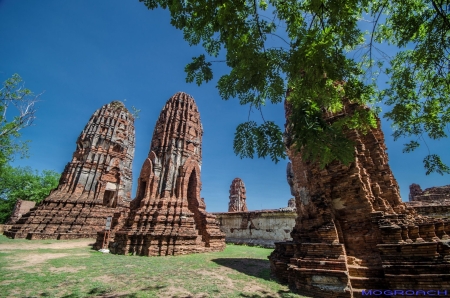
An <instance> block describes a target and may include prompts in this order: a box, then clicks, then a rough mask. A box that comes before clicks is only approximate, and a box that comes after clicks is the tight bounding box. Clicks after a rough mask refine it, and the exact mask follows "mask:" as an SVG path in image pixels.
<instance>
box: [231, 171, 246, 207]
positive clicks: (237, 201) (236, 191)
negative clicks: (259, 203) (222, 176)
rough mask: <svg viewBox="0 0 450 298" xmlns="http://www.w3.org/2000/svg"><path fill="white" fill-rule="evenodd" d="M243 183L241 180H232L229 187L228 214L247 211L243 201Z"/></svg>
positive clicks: (244, 196) (244, 197)
mask: <svg viewBox="0 0 450 298" xmlns="http://www.w3.org/2000/svg"><path fill="white" fill-rule="evenodd" d="M246 193H247V191H246V190H245V185H244V181H242V179H241V178H234V180H233V182H231V186H230V202H229V203H228V212H240V211H248V209H247V204H246V203H245V200H246V199H247V195H246Z"/></svg>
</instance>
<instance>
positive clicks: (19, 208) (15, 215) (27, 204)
mask: <svg viewBox="0 0 450 298" xmlns="http://www.w3.org/2000/svg"><path fill="white" fill-rule="evenodd" d="M34 206H36V202H33V201H25V200H17V202H16V204H15V205H14V209H13V212H12V213H11V217H10V218H9V219H8V221H7V222H6V223H5V225H13V224H15V223H16V222H17V221H18V220H19V219H20V218H21V217H22V215H24V214H26V213H28V212H29V211H30V210H31V209H32V208H33V207H34Z"/></svg>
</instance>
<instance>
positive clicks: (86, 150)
mask: <svg viewBox="0 0 450 298" xmlns="http://www.w3.org/2000/svg"><path fill="white" fill-rule="evenodd" d="M134 135H135V133H134V117H133V116H132V115H131V114H130V112H129V111H128V110H127V109H126V108H125V106H124V105H123V104H122V103H121V102H119V101H113V102H111V103H110V104H107V105H104V106H103V107H101V108H100V109H98V110H97V111H96V112H95V113H94V114H93V115H92V117H91V118H90V120H89V122H88V123H87V125H86V127H85V128H84V130H83V131H82V132H81V134H80V136H79V138H78V140H77V142H76V144H77V148H76V150H75V152H74V154H73V157H72V161H70V162H69V163H68V164H67V165H66V167H65V169H64V172H63V174H62V176H61V179H60V181H59V185H58V188H57V189H55V190H53V191H52V192H51V194H50V195H49V196H48V197H47V198H46V199H45V200H44V201H43V202H42V203H41V204H40V205H39V206H37V207H35V208H33V209H32V210H31V211H30V212H29V213H27V214H25V215H23V216H22V218H20V219H19V220H18V221H17V223H16V224H15V225H14V226H13V227H12V228H11V229H10V230H9V231H8V232H6V233H5V235H7V236H8V237H11V238H27V239H75V238H95V237H96V236H97V232H98V231H101V230H103V229H104V226H105V220H106V217H107V216H112V215H113V214H114V213H115V212H120V211H121V210H126V209H127V208H129V204H130V200H131V184H132V177H131V166H132V161H133V156H134Z"/></svg>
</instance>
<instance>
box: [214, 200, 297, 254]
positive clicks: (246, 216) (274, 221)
mask: <svg viewBox="0 0 450 298" xmlns="http://www.w3.org/2000/svg"><path fill="white" fill-rule="evenodd" d="M213 214H214V215H215V216H216V217H217V220H218V221H219V225H220V230H221V231H222V232H224V233H225V240H226V242H227V243H234V244H245V245H250V246H252V245H258V246H262V247H266V248H275V244H274V243H275V242H278V241H288V240H292V238H291V235H290V233H291V231H292V228H293V227H294V225H295V218H296V217H297V214H296V213H295V209H293V208H280V209H266V210H254V211H241V212H215V213H213Z"/></svg>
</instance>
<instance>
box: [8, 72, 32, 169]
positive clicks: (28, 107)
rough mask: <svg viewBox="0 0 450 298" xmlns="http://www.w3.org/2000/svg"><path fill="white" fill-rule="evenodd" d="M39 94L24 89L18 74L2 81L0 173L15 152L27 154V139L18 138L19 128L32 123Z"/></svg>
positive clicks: (24, 155) (22, 154) (23, 155)
mask: <svg viewBox="0 0 450 298" xmlns="http://www.w3.org/2000/svg"><path fill="white" fill-rule="evenodd" d="M40 95H41V94H38V95H34V94H33V92H31V91H30V90H29V89H26V88H25V87H24V84H22V78H21V77H20V76H19V75H18V74H14V75H13V76H12V77H11V78H9V79H7V80H6V81H5V82H4V83H3V87H2V88H1V89H0V173H1V172H2V171H3V170H4V169H3V168H4V167H5V166H6V165H7V164H8V162H10V161H12V160H13V159H14V156H15V155H16V154H19V155H21V156H22V157H26V156H27V149H28V144H27V143H28V141H21V140H20V130H22V129H23V128H25V127H28V126H30V125H32V124H33V121H34V119H35V118H36V115H35V114H36V103H37V102H38V101H39V96H40Z"/></svg>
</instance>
